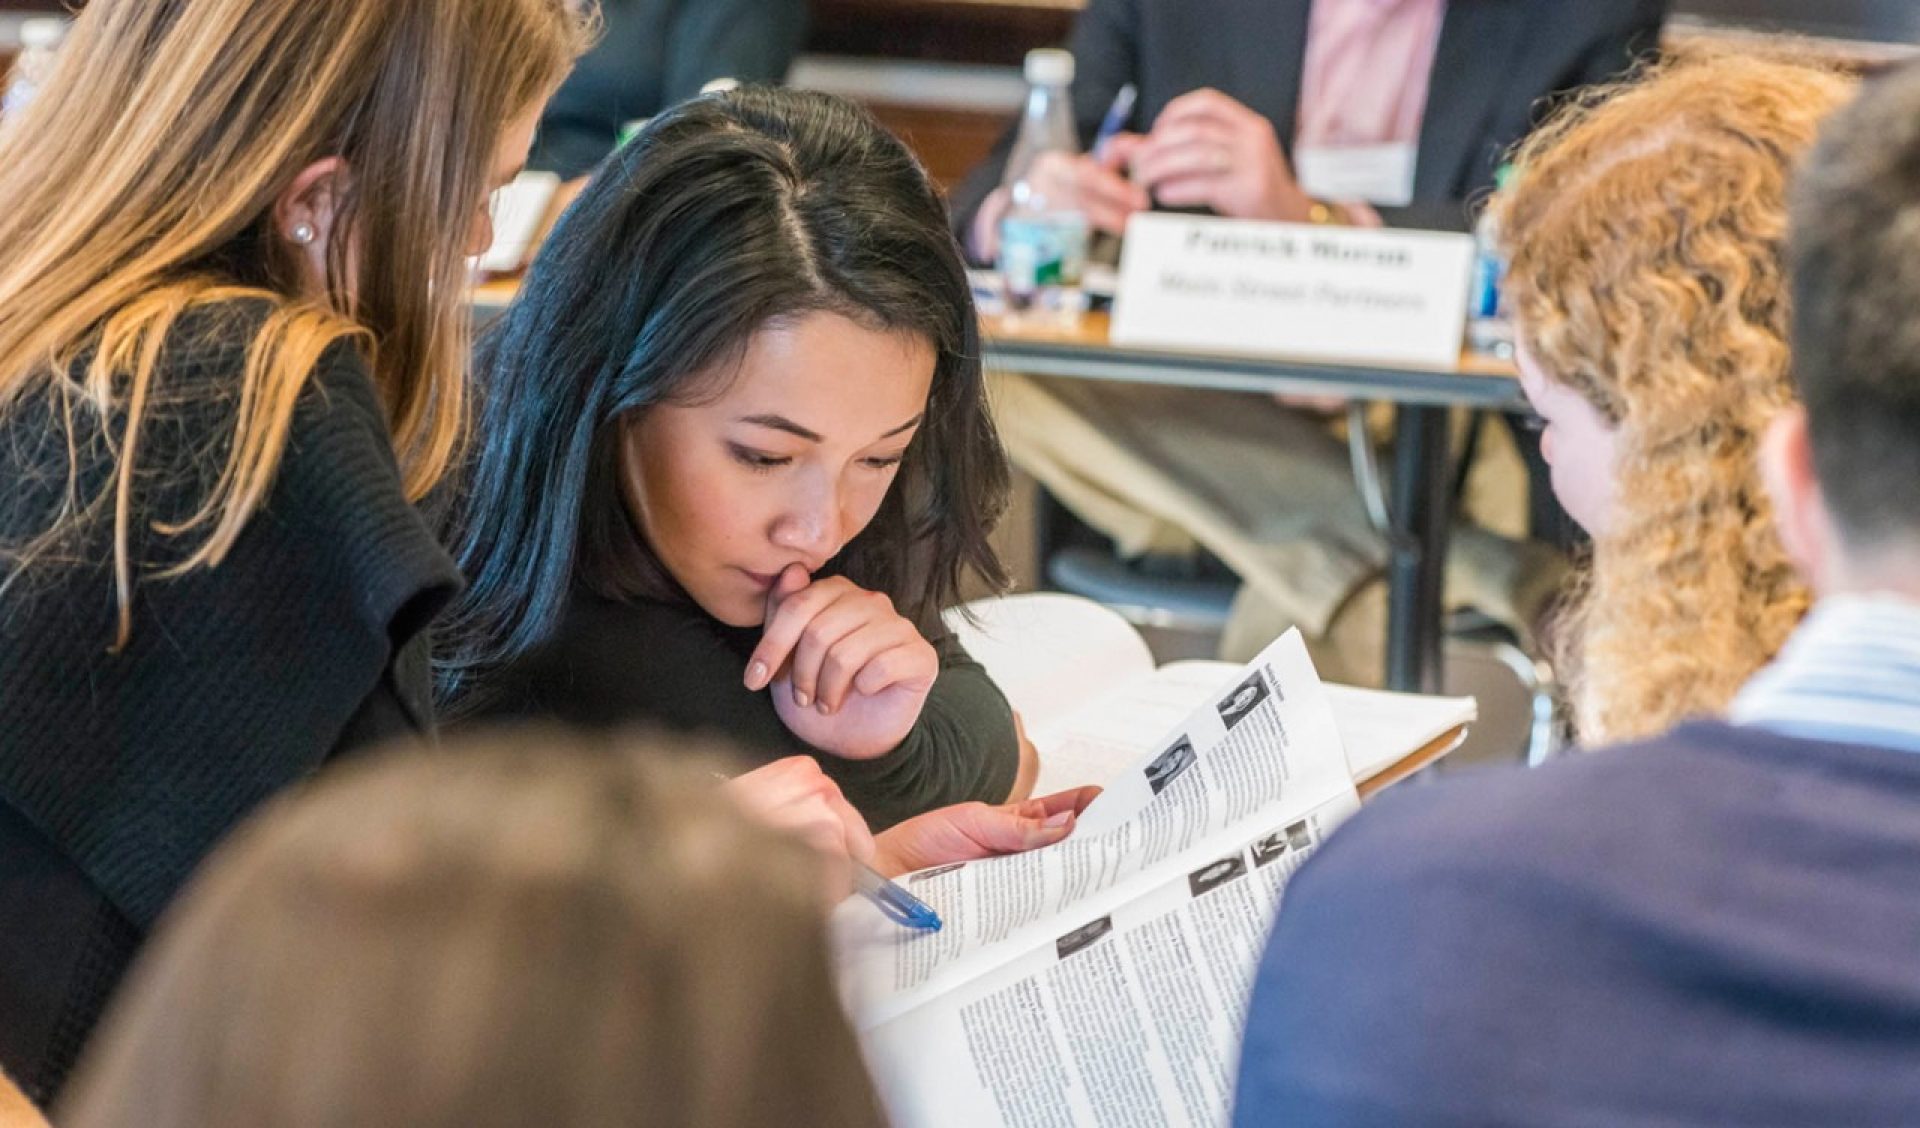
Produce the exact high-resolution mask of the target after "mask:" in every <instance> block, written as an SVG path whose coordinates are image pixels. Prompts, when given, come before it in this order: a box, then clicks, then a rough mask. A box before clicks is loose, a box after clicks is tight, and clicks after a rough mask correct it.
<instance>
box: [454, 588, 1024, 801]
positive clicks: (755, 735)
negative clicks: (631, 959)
mask: <svg viewBox="0 0 1920 1128" xmlns="http://www.w3.org/2000/svg"><path fill="white" fill-rule="evenodd" d="M759 642H760V629H759V628H758V627H752V628H746V629H741V628H736V627H728V626H725V625H724V624H722V623H720V622H719V621H718V620H716V619H714V618H713V617H712V616H711V615H708V614H707V613H706V612H704V611H702V610H701V609H700V608H699V607H697V606H694V605H693V604H691V603H689V602H686V601H683V600H682V601H666V600H650V599H634V600H631V601H626V602H616V601H614V600H609V599H604V598H601V597H599V596H596V595H592V594H590V593H587V592H579V593H576V595H575V597H574V600H573V602H572V604H571V605H570V606H569V607H568V609H567V613H566V617H565V618H564V619H563V620H562V622H561V625H560V627H559V629H558V630H557V631H556V632H555V633H554V636H553V638H551V639H550V640H548V642H547V644H546V645H545V646H543V647H541V648H539V649H537V650H535V651H534V652H533V653H531V654H528V655H527V656H526V657H524V658H522V659H521V660H520V661H518V662H516V663H514V664H512V665H511V666H509V667H508V668H507V669H506V670H504V671H502V673H501V674H500V675H498V677H497V678H496V680H495V683H494V685H493V687H492V689H491V691H490V692H489V693H488V696H487V701H486V704H485V705H484V706H483V707H481V709H480V710H479V712H478V716H477V718H476V719H482V720H500V719H506V718H529V717H538V718H543V719H548V720H559V721H563V722H565V723H567V724H571V725H578V726H582V727H587V728H601V727H609V726H620V725H632V724H651V725H659V726H663V727H666V728H669V729H674V730H679V731H684V732H696V733H707V734H711V735H716V736H720V737H723V738H725V739H727V740H730V741H731V742H732V743H733V744H734V745H736V746H737V747H738V748H739V749H740V750H741V751H742V753H743V754H745V755H747V756H749V757H751V758H752V759H754V760H756V761H759V762H768V761H772V760H775V759H778V758H780V757H783V756H804V755H811V756H813V757H814V758H815V759H817V760H819V761H820V766H821V767H822V768H823V769H825V771H826V773H827V775H828V776H830V777H832V779H833V780H834V782H835V783H838V784H839V785H840V788H841V790H842V791H844V792H845V793H846V796H847V800H848V801H849V802H850V803H852V804H853V805H854V807H856V808H857V809H858V810H859V811H860V813H861V814H862V815H864V816H866V819H867V821H868V822H869V823H871V824H872V826H873V828H874V829H875V830H884V829H886V828H887V827H890V826H892V825H894V824H895V823H898V822H900V821H901V820H903V819H908V818H912V817H913V816H914V815H918V814H920V813H922V812H924V811H930V810H932V809H934V808H935V807H944V806H946V805H948V804H950V803H963V802H966V801H968V800H972V799H978V800H982V801H985V802H989V803H998V802H1001V801H1002V800H1004V799H1006V797H1007V792H1009V791H1011V790H1012V789H1013V783H1014V777H1015V776H1016V775H1017V774H1018V772H1019V768H1020V748H1019V744H1018V743H1017V741H1016V738H1015V736H1014V728H1013V710H1012V709H1011V707H1009V706H1008V704H1007V699H1006V697H1005V696H1003V695H1002V694H1001V692H1000V689H999V687H998V686H996V685H994V684H993V679H992V678H990V677H988V676H987V672H986V670H985V669H983V668H981V666H980V664H979V663H977V662H975V661H974V660H973V659H972V658H970V657H968V655H967V652H966V651H965V650H964V649H962V648H961V646H960V644H959V642H958V641H957V640H955V639H953V638H951V637H947V638H944V639H942V640H940V641H939V642H938V643H936V647H937V649H938V650H939V652H940V676H939V678H938V679H937V680H936V681H935V682H934V683H933V691H932V692H931V693H929V694H928V695H927V700H926V704H925V705H924V706H922V707H921V710H920V721H919V723H918V724H916V725H914V727H913V731H912V732H911V733H909V734H908V736H907V739H906V740H905V741H903V742H902V743H901V745H900V747H899V748H897V749H895V750H894V751H892V752H890V753H888V754H887V755H885V756H882V757H880V758H879V759H876V760H845V759H841V758H840V757H838V756H832V755H829V754H827V753H825V752H821V751H818V750H816V749H814V748H811V747H809V746H808V745H806V744H805V743H803V742H802V741H801V740H800V739H799V738H798V737H796V736H794V735H793V734H792V733H791V732H788V731H787V728H786V726H785V725H784V724H783V723H782V722H781V720H780V715H779V714H778V713H777V712H775V710H774V707H773V698H772V696H771V695H769V694H768V693H767V692H766V691H764V690H762V691H761V692H758V693H755V692H753V691H751V690H749V689H747V688H746V686H745V685H744V684H743V681H744V679H745V676H746V672H747V659H748V658H749V657H751V656H752V654H753V650H754V648H755V647H756V646H757V645H758V644H759Z"/></svg>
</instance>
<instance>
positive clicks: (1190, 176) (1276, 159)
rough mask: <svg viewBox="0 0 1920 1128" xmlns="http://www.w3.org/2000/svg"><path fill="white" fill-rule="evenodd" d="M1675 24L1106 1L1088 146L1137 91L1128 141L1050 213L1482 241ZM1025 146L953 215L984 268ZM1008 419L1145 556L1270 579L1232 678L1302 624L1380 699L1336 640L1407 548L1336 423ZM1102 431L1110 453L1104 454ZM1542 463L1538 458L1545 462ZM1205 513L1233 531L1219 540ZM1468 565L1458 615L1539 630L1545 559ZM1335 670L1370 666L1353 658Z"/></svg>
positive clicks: (1518, 473)
mask: <svg viewBox="0 0 1920 1128" xmlns="http://www.w3.org/2000/svg"><path fill="white" fill-rule="evenodd" d="M1667 6H1668V4H1667V0H1090V2H1089V4H1088V6H1087V9H1086V11H1085V12H1084V13H1083V14H1082V15H1081V17H1080V20H1079V22H1078V24H1077V25H1076V26H1075V30H1074V34H1073V38H1072V41H1071V44H1070V47H1071V50H1072V52H1073V54H1074V56H1075V59H1076V62H1077V74H1076V78H1075V82H1074V85H1073V114H1074V119H1075V122H1076V125H1077V128H1078V130H1079V133H1080V141H1081V145H1082V147H1083V148H1088V147H1091V144H1092V141H1093V138H1094V135H1095V133H1096V131H1097V130H1098V129H1099V127H1100V124H1101V122H1102V119H1103V118H1104V117H1105V116H1106V114H1107V111H1108V107H1109V106H1110V105H1111V104H1112V102H1113V99H1114V96H1115V94H1116V93H1117V92H1118V91H1119V90H1120V88H1121V87H1122V86H1123V85H1125V84H1127V83H1132V84H1134V85H1135V86H1136V87H1137V89H1138V93H1139V98H1138V100H1137V102H1136V104H1135V107H1134V110H1133V113H1132V116H1131V118H1130V120H1129V121H1128V122H1127V123H1126V125H1127V130H1128V132H1124V133H1122V134H1121V135H1120V136H1119V137H1117V138H1115V139H1114V141H1113V142H1112V143H1111V144H1109V145H1107V146H1104V147H1103V149H1102V151H1101V152H1100V153H1098V154H1088V155H1084V156H1078V157H1065V156H1060V155H1048V156H1046V157H1043V158H1041V160H1040V161H1039V162H1038V163H1036V166H1035V168H1034V169H1033V170H1032V172H1031V173H1030V178H1031V180H1032V181H1033V183H1034V185H1035V187H1036V188H1037V189H1038V190H1039V193H1040V195H1041V196H1043V197H1044V198H1046V199H1048V200H1049V201H1055V202H1059V201H1064V202H1066V203H1068V204H1070V205H1072V206H1075V207H1077V208H1078V209H1079V210H1081V211H1084V212H1085V213H1086V214H1087V216H1088V218H1089V220H1090V222H1091V223H1092V224H1093V226H1094V227H1095V228H1097V229H1100V230H1103V231H1107V232H1111V233H1113V234H1119V233H1120V232H1121V231H1122V230H1123V229H1124V227H1125V226H1126V221H1127V218H1128V217H1129V216H1131V215H1133V214H1134V213H1136V212H1139V211H1143V210H1146V209H1148V208H1153V207H1162V208H1181V209H1195V210H1201V211H1211V212H1214V213H1216V214H1220V215H1225V216H1230V217H1233V218H1240V219H1262V220H1276V221H1283V222H1294V223H1308V222H1318V223H1346V224H1357V225H1364V226H1376V225H1382V224H1384V225H1388V226H1398V227H1422V228H1432V229H1440V230H1464V229H1466V228H1467V227H1468V226H1469V224H1470V223H1471V221H1472V219H1473V214H1474V209H1475V205H1476V204H1477V203H1478V202H1479V200H1480V199H1482V198H1484V197H1485V196H1486V195H1488V194H1489V193H1490V192H1491V190H1492V188H1493V184H1494V178H1495V174H1496V172H1497V170H1498V168H1499V166H1500V164H1501V162H1502V159H1503V154H1505V153H1506V152H1507V150H1508V149H1510V148H1511V147H1512V146H1513V145H1514V144H1515V143H1516V142H1518V141H1519V140H1520V139H1521V138H1522V137H1523V136H1525V135H1526V133H1527V132H1528V131H1529V130H1530V129H1531V128H1532V126H1533V125H1534V124H1535V123H1536V122H1537V121H1538V120H1540V118H1541V115H1542V113H1543V112H1544V109H1545V104H1546V103H1548V102H1549V101H1550V100H1552V99H1553V98H1555V97H1561V96H1565V95H1567V94H1569V93H1571V92H1573V91H1576V90H1578V89H1579V88H1581V87H1583V86H1586V85H1589V84H1592V83H1596V82H1602V81H1605V80H1607V79H1609V78H1612V77H1614V76H1617V75H1619V74H1620V73H1621V72H1623V71H1626V70H1627V69H1628V68H1629V67H1630V66H1631V65H1632V64H1633V62H1634V60H1635V58H1636V57H1638V56H1639V55H1641V54H1643V53H1645V52H1649V51H1651V50H1653V49H1654V48H1655V47H1656V45H1657V41H1658V37H1659V33H1660V28H1661V25H1662V23H1663V22H1664V17H1665V14H1666V9H1667ZM1016 129H1017V127H1016ZM1013 141H1014V132H1012V131H1010V132H1009V133H1008V135H1007V136H1006V137H1005V138H1003V140H1002V142H1001V144H1000V146H999V147H998V149H997V150H996V151H995V153H994V155H993V156H992V158H991V159H989V160H988V161H987V162H985V163H984V164H983V165H982V166H981V167H980V168H979V169H977V170H975V172H974V174H973V175H972V176H971V177H970V178H969V179H968V180H967V181H966V183H965V184H963V185H962V186H961V187H960V188H959V189H958V190H957V191H956V193H955V196H954V218H955V228H956V234H958V235H959V236H960V238H961V240H962V242H963V243H964V244H965V245H966V247H967V249H968V252H969V254H970V255H971V256H972V257H973V258H974V259H976V260H977V261H981V262H991V261H992V260H993V259H994V257H995V253H996V251H997V244H998V238H997V236H998V226H999V219H1000V217H1001V216H1002V215H1003V214H1004V211H1005V208H1006V198H1007V193H1006V190H1005V189H1004V188H1003V187H1002V186H1001V184H1002V181H1003V179H1004V177H1005V173H1006V169H1005V161H1006V159H1007V156H1008V154H1009V153H1010V152H1011V149H1012V146H1013ZM1016 385H1017V386H1016ZM1001 398H1002V401H1003V402H1005V403H1016V402H1017V403H1019V404H1020V405H1021V408H1020V410H1019V411H1003V412H1002V414H1001V424H1002V430H1003V433H1004V435H1005V437H1006V440H1007V443H1008V447H1009V449H1010V451H1011V452H1012V453H1013V455H1014V457H1015V458H1016V460H1017V461H1019V462H1020V463H1021V464H1022V466H1023V467H1025V468H1026V469H1028V470H1029V471H1030V472H1032V473H1033V474H1034V475H1035V476H1036V477H1037V478H1038V479H1039V480H1040V482H1041V484H1042V485H1044V486H1045V487H1046V488H1047V489H1048V490H1049V491H1050V492H1051V493H1053V494H1054V495H1055V496H1056V497H1058V498H1059V499H1060V500H1061V501H1062V502H1064V503H1065V504H1066V506H1067V508H1068V509H1069V510H1071V511H1073V512H1074V513H1076V514H1077V515H1079V516H1080V517H1081V518H1083V519H1085V520H1087V521H1089V522H1090V523H1092V524H1094V525H1095V526H1096V527H1097V528H1099V530H1100V531H1101V532H1103V533H1105V534H1107V535H1108V536H1110V537H1113V538H1114V539H1115V540H1116V542H1118V543H1119V545H1120V547H1121V549H1122V551H1123V552H1129V553H1130V552H1133V551H1139V550H1141V549H1143V548H1147V547H1152V548H1153V549H1154V550H1165V549H1167V548H1169V547H1181V546H1182V545H1181V537H1182V536H1184V537H1186V538H1189V541H1188V543H1190V544H1198V545H1199V546H1201V547H1204V548H1206V549H1208V550H1210V551H1211V552H1213V554H1214V555H1216V556H1218V557H1220V558H1222V559H1228V560H1240V561H1246V560H1252V559H1258V560H1264V561H1268V562H1269V563H1268V564H1267V565H1264V566H1263V567H1264V569H1265V571H1264V574H1252V573H1250V572H1248V571H1247V570H1245V569H1242V570H1241V577H1240V578H1241V579H1242V580H1243V581H1247V582H1248V585H1249V588H1248V590H1249V591H1250V592H1251V593H1253V595H1255V596H1257V597H1258V598H1257V599H1252V598H1243V599H1242V600H1241V601H1240V603H1239V604H1237V605H1236V608H1235V621H1234V623H1233V624H1231V625H1230V627H1229V630H1228V639H1227V642H1226V643H1225V644H1224V651H1225V653H1226V655H1227V656H1229V657H1240V656H1244V655H1247V654H1249V653H1250V652H1251V651H1252V650H1255V649H1257V648H1258V643H1259V642H1261V641H1264V639H1265V638H1267V637H1271V634H1272V633H1273V632H1275V631H1277V630H1281V629H1284V628H1285V627H1287V626H1290V625H1299V626H1301V627H1302V628H1303V629H1304V630H1305V631H1306V632H1307V634H1308V635H1309V637H1310V640H1313V639H1317V640H1319V641H1320V642H1322V643H1325V644H1326V645H1322V646H1317V647H1316V649H1315V655H1316V658H1317V659H1319V660H1321V661H1322V662H1323V663H1327V666H1326V668H1327V669H1332V670H1335V671H1338V673H1339V674H1340V675H1341V676H1344V677H1347V678H1350V679H1353V680H1361V681H1370V680H1374V679H1376V678H1378V676H1379V671H1378V669H1377V668H1375V667H1374V661H1375V659H1374V656H1372V655H1370V654H1363V653H1361V652H1360V650H1359V647H1358V644H1357V643H1356V641H1354V640H1358V639H1363V638H1368V637H1370V636H1371V635H1372V634H1373V633H1374V632H1373V631H1372V628H1371V627H1364V626H1363V625H1360V624H1358V623H1357V621H1356V624H1355V625H1354V628H1353V630H1352V631H1350V632H1342V633H1341V635H1340V637H1339V638H1338V639H1337V640H1336V632H1335V629H1334V628H1335V627H1336V625H1337V624H1336V616H1337V615H1340V614H1343V613H1345V611H1344V610H1343V609H1345V610H1352V609H1356V608H1359V607H1361V606H1363V605H1362V604H1361V603H1360V602H1358V601H1356V600H1355V599H1354V596H1355V595H1356V594H1357V593H1358V592H1359V591H1360V589H1361V587H1362V585H1364V584H1365V583H1367V582H1368V580H1369V579H1370V578H1371V577H1372V576H1374V575H1375V574H1377V570H1378V568H1379V567H1380V565H1381V563H1382V562H1383V560H1384V559H1385V553H1386V547H1385V542H1384V540H1383V538H1381V536H1380V535H1379V533H1378V532H1377V530H1375V529H1373V528H1372V526H1371V524H1370V522H1369V520H1368V518H1367V516H1366V514H1365V512H1364V510H1363V508H1362V506H1361V504H1360V501H1359V495H1358V493H1357V491H1356V490H1355V489H1354V488H1353V484H1352V479H1351V477H1350V475H1349V473H1348V469H1347V466H1348V462H1347V453H1346V451H1345V449H1344V448H1343V447H1342V446H1341V445H1340V444H1339V443H1338V442H1336V441H1333V440H1332V439H1330V438H1329V437H1327V436H1326V435H1325V434H1324V433H1323V432H1319V431H1317V430H1316V429H1315V428H1313V427H1312V426H1310V425H1308V424H1307V421H1306V420H1305V419H1303V418H1302V416H1301V415H1300V413H1298V412H1297V411H1294V410H1292V407H1298V406H1312V407H1324V406H1326V405H1323V404H1301V403H1297V402H1294V401H1289V404H1290V405H1291V406H1289V405H1283V404H1279V403H1274V402H1271V401H1267V400H1265V399H1263V398H1261V397H1256V396H1247V395H1243V394H1239V393H1225V392H1221V393H1208V392H1199V391H1187V390H1182V391H1180V392H1179V393H1178V394H1177V396H1169V395H1163V394H1161V390H1159V389H1151V388H1136V387H1131V386H1119V385H1091V384H1087V385H1076V384H1072V383H1052V384H1040V383H1037V382H1025V381H1018V382H1016V381H1013V380H1008V381H1006V382H1005V383H1004V384H1003V395H1002V397H1001ZM1088 434H1098V435H1099V436H1100V437H1101V441H1100V443H1099V444H1097V445H1096V444H1093V443H1089V442H1087V441H1085V439H1084V437H1085V436H1086V435H1088ZM1074 435H1079V436H1081V437H1080V438H1074V437H1071V436H1074ZM1527 439H1530V436H1528V437H1527ZM1524 445H1531V444H1530V442H1526V441H1525V440H1523V446H1524ZM1523 457H1527V458H1528V461H1530V462H1537V461H1538V459H1537V454H1536V453H1535V452H1532V451H1523ZM1507 476H1509V477H1510V478H1511V479H1513V482H1514V488H1513V490H1512V493H1513V494H1514V496H1515V499H1516V501H1517V500H1518V498H1519V496H1520V495H1521V493H1522V492H1523V491H1522V487H1521V481H1520V480H1521V479H1522V478H1523V477H1524V476H1525V475H1524V472H1523V471H1522V470H1521V469H1520V467H1518V466H1511V467H1509V469H1508V472H1507ZM1143 483H1144V484H1143ZM1233 483H1244V484H1246V485H1247V486H1248V489H1246V490H1241V491H1236V492H1234V493H1233V494H1231V495H1230V496H1236V497H1239V498H1240V499H1241V500H1240V501H1238V502H1236V503H1235V505H1234V506H1232V507H1231V508H1232V512H1230V513H1226V514H1218V513H1213V510H1214V509H1217V508H1219V507H1218V506H1217V505H1213V504H1212V503H1211V502H1210V500H1209V499H1213V498H1217V497H1219V496H1222V490H1223V489H1228V488H1229V487H1230V486H1231V485H1232V484H1233ZM1261 483H1277V484H1284V486H1283V488H1279V489H1273V490H1268V489H1264V488H1262V487H1261V486H1260V485H1259V484H1261ZM1538 493H1539V494H1540V496H1541V497H1542V498H1544V497H1545V491H1544V490H1541V491H1538ZM1169 499H1172V500H1169ZM1196 512H1205V513H1208V514H1211V515H1212V516H1213V517H1218V518H1219V520H1206V521H1197V520H1195V519H1194V518H1193V514H1194V513H1196ZM1551 515H1552V511H1551V509H1549V508H1547V507H1545V506H1542V507H1541V509H1540V510H1539V511H1537V512H1536V515H1535V518H1534V525H1535V527H1536V528H1537V529H1539V528H1542V527H1543V519H1544V521H1545V526H1544V527H1545V528H1546V529H1549V530H1550V529H1551ZM1457 547H1459V548H1460V549H1461V551H1462V552H1466V551H1468V550H1469V548H1468V546H1467V545H1466V544H1465V543H1459V544H1457ZM1482 549H1484V551H1482ZM1471 551H1472V555H1473V559H1474V561H1475V562H1474V563H1471V564H1468V565H1467V566H1466V567H1464V568H1456V569H1454V570H1453V572H1451V573H1450V576H1449V588H1450V591H1449V599H1450V600H1452V601H1453V602H1455V603H1460V604H1464V603H1471V604H1473V605H1475V606H1478V607H1480V608H1481V609H1482V610H1486V611H1489V612H1490V613H1493V614H1495V616H1496V617H1498V618H1501V619H1502V620H1504V621H1507V622H1508V623H1509V625H1511V626H1514V627H1515V628H1518V629H1524V627H1525V626H1527V625H1528V624H1527V623H1526V620H1527V619H1528V618H1530V617H1531V614H1532V612H1533V610H1534V608H1533V607H1532V606H1531V604H1532V603H1533V602H1536V601H1537V600H1536V593H1535V592H1534V590H1533V589H1534V588H1535V587H1536V586H1538V585H1534V584H1532V583H1531V582H1528V583H1526V584H1524V585H1522V588H1524V591H1523V590H1522V589H1521V588H1516V587H1515V586H1514V584H1513V582H1512V581H1511V577H1512V576H1514V575H1521V576H1526V575H1529V574H1531V573H1533V572H1536V571H1537V570H1538V569H1537V568H1536V566H1535V565H1534V564H1533V563H1532V562H1531V558H1528V563H1526V564H1524V565H1515V564H1512V563H1511V561H1512V560H1514V559H1515V557H1514V551H1516V550H1514V549H1513V547H1512V546H1511V545H1509V544H1508V543H1507V542H1504V541H1501V540H1499V539H1498V538H1493V539H1492V540H1489V541H1486V542H1484V543H1482V542H1479V541H1476V542H1474V545H1473V546H1472V549H1471ZM1459 562H1460V560H1459V557H1458V556H1456V563H1459ZM1500 577H1507V578H1505V579H1502V578H1500ZM1482 581H1486V582H1482ZM1489 584H1493V585H1497V590H1491V589H1489V586H1488V585H1489ZM1335 650H1339V651H1342V652H1347V653H1351V654H1353V655H1354V657H1353V659H1352V661H1351V662H1338V661H1334V660H1333V659H1334V651H1335Z"/></svg>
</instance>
